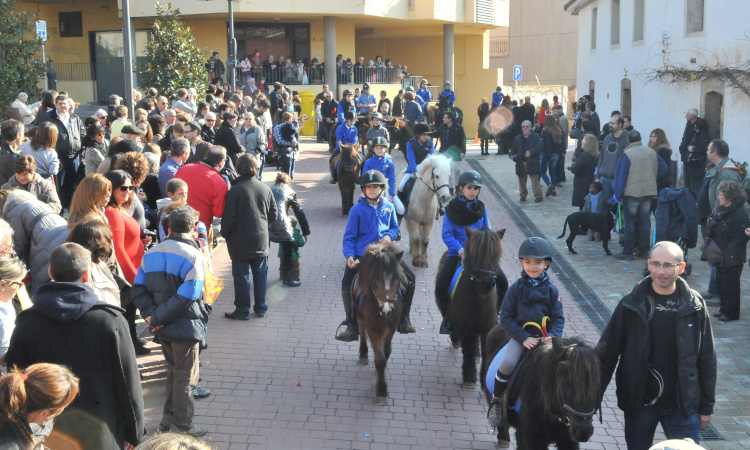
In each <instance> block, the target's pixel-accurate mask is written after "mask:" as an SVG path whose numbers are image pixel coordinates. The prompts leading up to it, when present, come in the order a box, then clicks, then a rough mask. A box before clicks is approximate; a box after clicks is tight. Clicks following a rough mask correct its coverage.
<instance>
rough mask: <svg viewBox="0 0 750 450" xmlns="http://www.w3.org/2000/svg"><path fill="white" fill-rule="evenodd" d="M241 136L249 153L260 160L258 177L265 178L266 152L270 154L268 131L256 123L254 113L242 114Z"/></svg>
mask: <svg viewBox="0 0 750 450" xmlns="http://www.w3.org/2000/svg"><path fill="white" fill-rule="evenodd" d="M237 134H238V135H239V137H240V144H241V145H242V146H243V147H245V150H246V151H247V153H250V154H251V155H254V156H255V157H256V158H257V159H258V161H259V162H260V168H259V169H258V179H259V180H262V179H263V167H265V165H266V154H268V150H267V148H268V140H267V139H266V133H265V131H263V129H262V128H261V127H259V126H258V125H256V124H255V116H253V113H251V112H249V111H248V112H246V113H245V114H244V115H243V116H242V126H241V127H240V128H239V129H238V130H237Z"/></svg>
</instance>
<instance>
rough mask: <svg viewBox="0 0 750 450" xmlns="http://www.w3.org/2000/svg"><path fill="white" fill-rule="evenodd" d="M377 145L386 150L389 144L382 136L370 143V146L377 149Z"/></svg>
mask: <svg viewBox="0 0 750 450" xmlns="http://www.w3.org/2000/svg"><path fill="white" fill-rule="evenodd" d="M378 145H382V146H383V147H386V148H387V147H388V146H389V145H390V142H388V139H386V138H384V137H383V136H378V137H376V138H375V140H374V141H372V146H373V147H377V146H378ZM378 173H380V172H378Z"/></svg>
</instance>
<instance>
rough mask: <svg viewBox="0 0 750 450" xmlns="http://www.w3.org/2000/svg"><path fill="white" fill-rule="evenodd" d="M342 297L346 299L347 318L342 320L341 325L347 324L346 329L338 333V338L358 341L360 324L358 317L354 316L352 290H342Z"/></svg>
mask: <svg viewBox="0 0 750 450" xmlns="http://www.w3.org/2000/svg"><path fill="white" fill-rule="evenodd" d="M341 299H342V300H343V301H344V311H346V320H344V321H343V322H341V325H346V329H345V330H344V331H342V332H341V333H339V334H337V335H336V339H337V340H339V341H344V342H352V341H356V340H357V339H359V326H358V325H357V319H356V318H353V317H352V304H351V293H350V291H349V290H346V291H341ZM341 325H339V326H341Z"/></svg>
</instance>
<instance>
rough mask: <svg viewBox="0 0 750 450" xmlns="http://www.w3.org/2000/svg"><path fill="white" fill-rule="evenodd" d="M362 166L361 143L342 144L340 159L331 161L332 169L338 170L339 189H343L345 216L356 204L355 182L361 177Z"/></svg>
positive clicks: (342, 198)
mask: <svg viewBox="0 0 750 450" xmlns="http://www.w3.org/2000/svg"><path fill="white" fill-rule="evenodd" d="M337 165H338V168H337V167H336V166H337ZM361 168H362V157H361V156H360V154H359V144H346V145H343V146H341V153H339V159H336V158H334V159H333V161H331V169H332V170H336V171H337V177H338V184H339V191H341V214H343V215H345V216H346V215H348V214H349V210H350V209H352V206H354V183H355V181H357V179H358V178H359V171H360V169H361Z"/></svg>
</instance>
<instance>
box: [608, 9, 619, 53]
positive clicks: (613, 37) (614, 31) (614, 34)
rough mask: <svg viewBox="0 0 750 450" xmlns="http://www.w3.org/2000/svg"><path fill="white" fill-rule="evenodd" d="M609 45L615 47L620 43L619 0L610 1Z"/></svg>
mask: <svg viewBox="0 0 750 450" xmlns="http://www.w3.org/2000/svg"><path fill="white" fill-rule="evenodd" d="M610 30H611V34H610V39H609V43H610V44H611V45H617V44H619V43H620V0H612V26H611V27H610Z"/></svg>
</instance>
